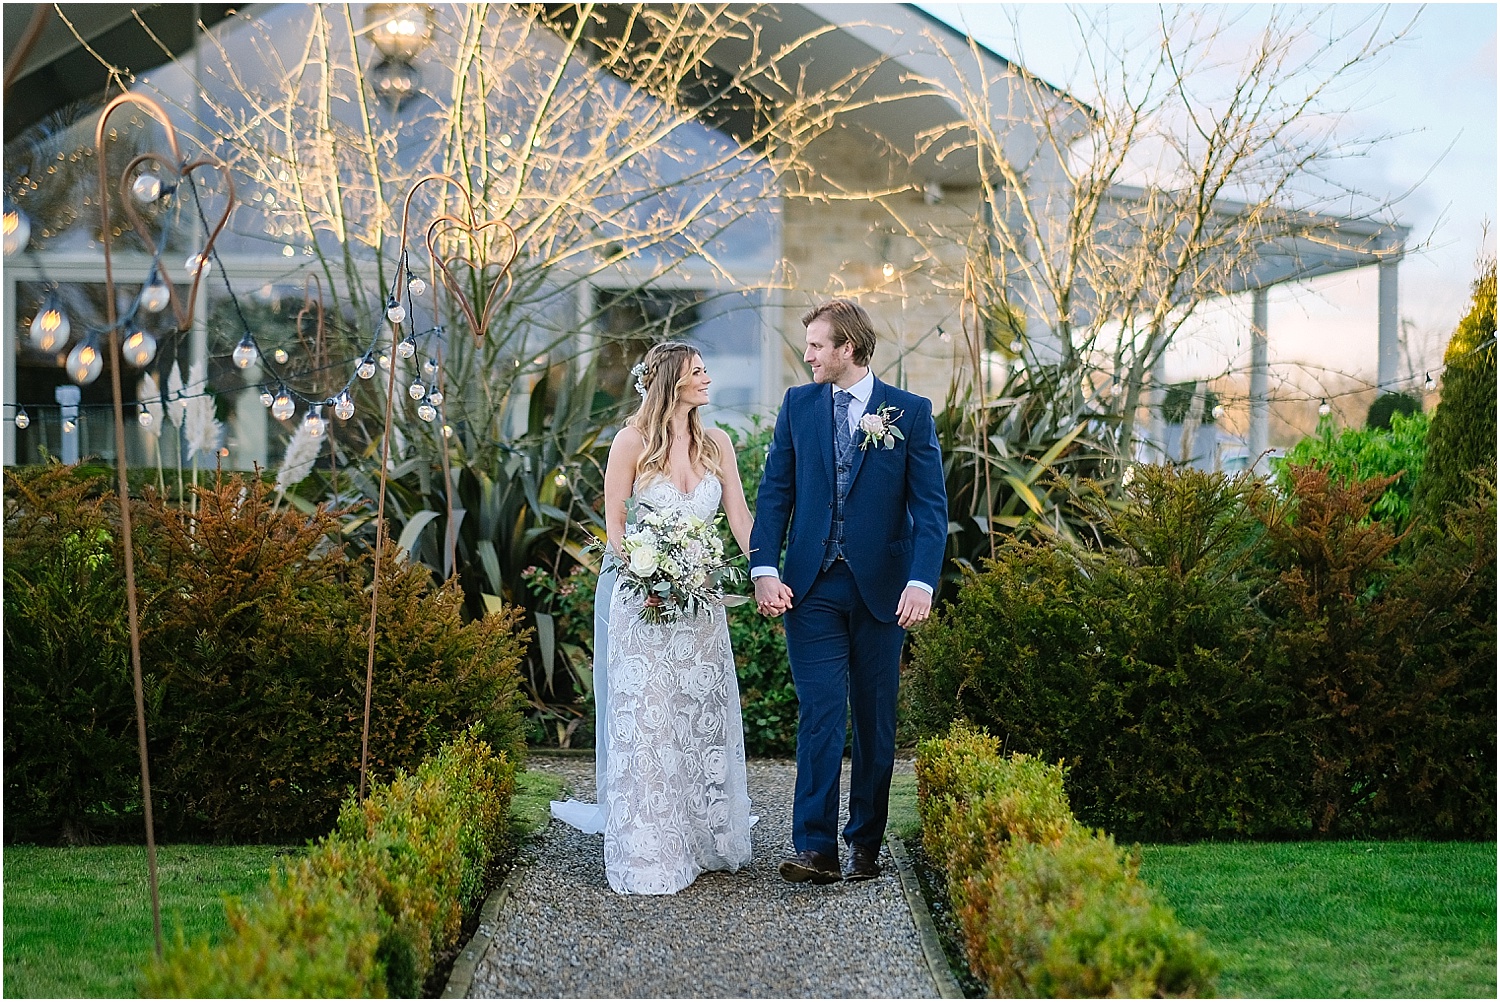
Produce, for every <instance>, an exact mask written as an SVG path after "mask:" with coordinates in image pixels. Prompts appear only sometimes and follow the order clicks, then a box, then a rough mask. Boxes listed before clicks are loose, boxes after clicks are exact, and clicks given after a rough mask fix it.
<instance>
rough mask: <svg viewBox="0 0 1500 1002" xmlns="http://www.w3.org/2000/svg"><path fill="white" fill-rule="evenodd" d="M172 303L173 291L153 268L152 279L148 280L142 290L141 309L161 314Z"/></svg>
mask: <svg viewBox="0 0 1500 1002" xmlns="http://www.w3.org/2000/svg"><path fill="white" fill-rule="evenodd" d="M171 301H172V291H171V290H170V289H168V288H167V283H165V282H163V281H162V280H161V278H160V277H159V276H158V275H157V273H156V269H155V268H152V269H151V277H150V278H148V279H147V280H146V284H145V286H144V287H142V289H141V298H140V304H141V309H143V310H145V311H146V312H147V313H160V312H161V311H162V310H164V309H166V308H167V304H168V303H170V302H171Z"/></svg>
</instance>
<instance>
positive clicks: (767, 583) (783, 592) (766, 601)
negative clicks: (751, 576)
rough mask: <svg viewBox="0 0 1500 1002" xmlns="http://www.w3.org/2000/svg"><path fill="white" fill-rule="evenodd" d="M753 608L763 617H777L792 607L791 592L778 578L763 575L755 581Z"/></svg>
mask: <svg viewBox="0 0 1500 1002" xmlns="http://www.w3.org/2000/svg"><path fill="white" fill-rule="evenodd" d="M755 606H756V608H758V609H759V610H760V611H761V614H762V615H765V616H779V615H781V614H782V613H784V612H786V611H787V610H788V609H790V608H791V607H792V590H791V589H790V588H788V587H787V586H786V583H785V582H784V581H782V580H781V579H780V578H777V577H774V576H772V575H770V574H763V575H761V576H760V577H758V578H756V579H755Z"/></svg>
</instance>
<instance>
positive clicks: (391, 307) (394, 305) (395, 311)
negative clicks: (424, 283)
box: [385, 299, 406, 324]
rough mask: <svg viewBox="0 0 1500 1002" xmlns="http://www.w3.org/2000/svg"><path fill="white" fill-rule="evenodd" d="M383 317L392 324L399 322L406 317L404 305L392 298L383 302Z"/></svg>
mask: <svg viewBox="0 0 1500 1002" xmlns="http://www.w3.org/2000/svg"><path fill="white" fill-rule="evenodd" d="M385 318H386V319H387V320H389V321H390V322H391V323H393V324H399V323H400V322H401V321H403V320H405V319H406V307H404V306H402V305H401V304H400V303H398V302H396V301H395V300H394V299H392V300H391V301H390V302H389V303H386V304H385Z"/></svg>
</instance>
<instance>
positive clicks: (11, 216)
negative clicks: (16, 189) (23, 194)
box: [5, 199, 31, 257]
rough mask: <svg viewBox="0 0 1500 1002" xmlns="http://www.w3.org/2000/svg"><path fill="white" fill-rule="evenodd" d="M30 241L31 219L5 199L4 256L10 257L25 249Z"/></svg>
mask: <svg viewBox="0 0 1500 1002" xmlns="http://www.w3.org/2000/svg"><path fill="white" fill-rule="evenodd" d="M29 243H31V220H29V219H27V218H26V213H24V212H22V211H21V210H20V209H18V208H16V207H15V206H14V205H11V204H10V199H6V200H5V256H6V257H10V256H11V255H12V254H16V253H18V252H20V251H23V250H25V249H26V245H27V244H29Z"/></svg>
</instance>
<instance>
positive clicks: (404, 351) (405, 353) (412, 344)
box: [396, 338, 417, 358]
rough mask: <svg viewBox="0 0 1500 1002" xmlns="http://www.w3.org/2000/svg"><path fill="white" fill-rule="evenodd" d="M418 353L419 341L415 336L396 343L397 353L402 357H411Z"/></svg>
mask: <svg viewBox="0 0 1500 1002" xmlns="http://www.w3.org/2000/svg"><path fill="white" fill-rule="evenodd" d="M416 353H417V342H416V340H415V339H414V338H407V339H406V340H405V341H402V342H400V343H399V344H397V345H396V354H397V355H400V356H401V357H402V358H411V357H412V356H413V355H415V354H416Z"/></svg>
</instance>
